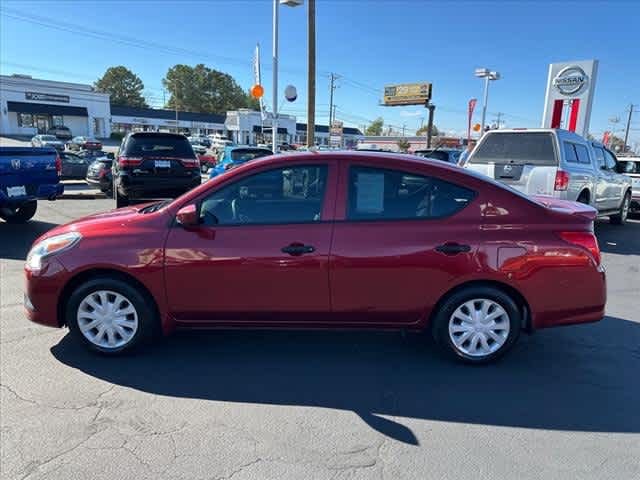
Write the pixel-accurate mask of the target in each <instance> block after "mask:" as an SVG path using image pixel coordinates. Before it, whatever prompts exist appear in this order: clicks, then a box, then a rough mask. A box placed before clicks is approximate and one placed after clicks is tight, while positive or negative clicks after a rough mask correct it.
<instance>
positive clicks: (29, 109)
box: [7, 102, 89, 117]
mask: <svg viewBox="0 0 640 480" xmlns="http://www.w3.org/2000/svg"><path fill="white" fill-rule="evenodd" d="M7 110H9V111H10V112H16V113H39V114H45V115H47V114H48V115H71V116H74V117H88V116H89V114H88V113H87V109H86V107H70V106H67V105H48V104H46V103H26V102H7Z"/></svg>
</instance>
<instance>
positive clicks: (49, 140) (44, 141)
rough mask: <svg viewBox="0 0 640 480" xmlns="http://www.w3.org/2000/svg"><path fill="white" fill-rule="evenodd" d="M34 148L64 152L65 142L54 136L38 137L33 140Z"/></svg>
mask: <svg viewBox="0 0 640 480" xmlns="http://www.w3.org/2000/svg"><path fill="white" fill-rule="evenodd" d="M31 146H32V147H53V148H55V149H56V150H58V151H62V150H64V142H62V141H60V140H58V139H57V138H56V137H54V136H53V135H36V136H35V137H33V138H32V139H31Z"/></svg>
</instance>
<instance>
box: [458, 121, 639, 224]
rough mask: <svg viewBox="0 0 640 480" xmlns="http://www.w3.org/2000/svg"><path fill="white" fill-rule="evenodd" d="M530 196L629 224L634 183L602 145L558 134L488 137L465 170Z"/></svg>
mask: <svg viewBox="0 0 640 480" xmlns="http://www.w3.org/2000/svg"><path fill="white" fill-rule="evenodd" d="M464 167H465V168H468V169H470V170H474V171H476V172H479V173H483V174H485V175H487V176H489V177H491V178H493V179H495V180H497V181H499V182H502V183H505V184H507V185H509V186H511V187H513V188H515V189H517V190H519V191H521V192H523V193H525V194H527V195H549V196H552V197H555V198H560V199H564V200H574V201H578V202H582V203H587V204H589V205H592V206H593V207H595V208H596V209H597V210H598V214H599V215H600V216H609V217H610V220H611V223H616V224H624V223H625V222H626V220H627V215H628V213H629V207H630V204H631V197H632V193H631V192H632V191H631V178H629V177H627V176H625V175H621V174H620V172H622V171H623V166H622V165H619V164H618V161H617V159H616V156H615V155H614V154H613V153H611V152H610V151H609V150H607V149H606V148H605V147H604V145H602V144H601V143H599V142H591V141H589V140H586V139H584V138H583V137H581V136H580V135H576V134H575V133H572V132H568V131H566V130H559V129H513V130H493V131H490V132H487V133H486V134H485V135H484V136H483V137H482V139H481V140H480V142H479V143H478V145H477V146H476V148H475V149H474V151H473V152H472V153H471V155H470V156H469V158H468V160H467V162H466V163H465V165H464Z"/></svg>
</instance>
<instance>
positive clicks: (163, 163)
mask: <svg viewBox="0 0 640 480" xmlns="http://www.w3.org/2000/svg"><path fill="white" fill-rule="evenodd" d="M154 165H155V166H156V168H171V160H156V161H155V162H154Z"/></svg>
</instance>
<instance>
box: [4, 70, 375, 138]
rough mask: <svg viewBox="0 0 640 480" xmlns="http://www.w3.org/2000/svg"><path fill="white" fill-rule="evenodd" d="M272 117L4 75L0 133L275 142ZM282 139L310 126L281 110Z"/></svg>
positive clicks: (324, 133)
mask: <svg viewBox="0 0 640 480" xmlns="http://www.w3.org/2000/svg"><path fill="white" fill-rule="evenodd" d="M272 120H273V119H272V116H271V114H269V113H267V114H265V115H262V114H261V113H260V112H256V111H253V110H250V109H238V110H234V111H229V112H227V113H226V114H212V113H196V112H182V111H177V112H176V111H175V110H165V109H153V108H134V107H127V106H121V105H111V104H110V103H109V94H107V93H101V92H97V91H96V90H95V88H94V87H93V86H91V85H84V84H78V83H68V82H57V81H51V80H40V79H35V78H32V77H30V76H28V75H9V76H8V75H0V135H17V136H27V137H28V136H33V135H37V134H39V133H47V131H48V130H49V129H50V128H51V127H53V126H57V125H64V126H66V127H68V128H69V129H70V130H71V133H72V135H73V136H77V135H82V136H89V137H96V138H109V137H110V136H111V133H112V132H116V133H119V134H125V133H128V132H138V131H154V132H157V131H160V132H180V133H186V134H204V135H210V134H218V135H221V136H225V137H227V138H229V139H231V140H233V141H234V142H235V143H237V144H247V145H255V144H258V143H266V144H270V143H271V138H272V130H273V129H272ZM277 135H278V143H280V144H282V143H289V144H294V143H298V144H305V143H306V139H307V125H306V124H305V123H297V122H296V117H295V116H293V115H285V114H279V115H278V132H277ZM362 138H363V135H362V132H360V130H358V129H357V128H350V127H344V128H343V130H342V137H341V143H342V146H343V147H354V146H355V145H356V144H357V142H358V140H360V139H362ZM315 140H316V144H318V145H329V127H328V126H327V125H316V127H315Z"/></svg>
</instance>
